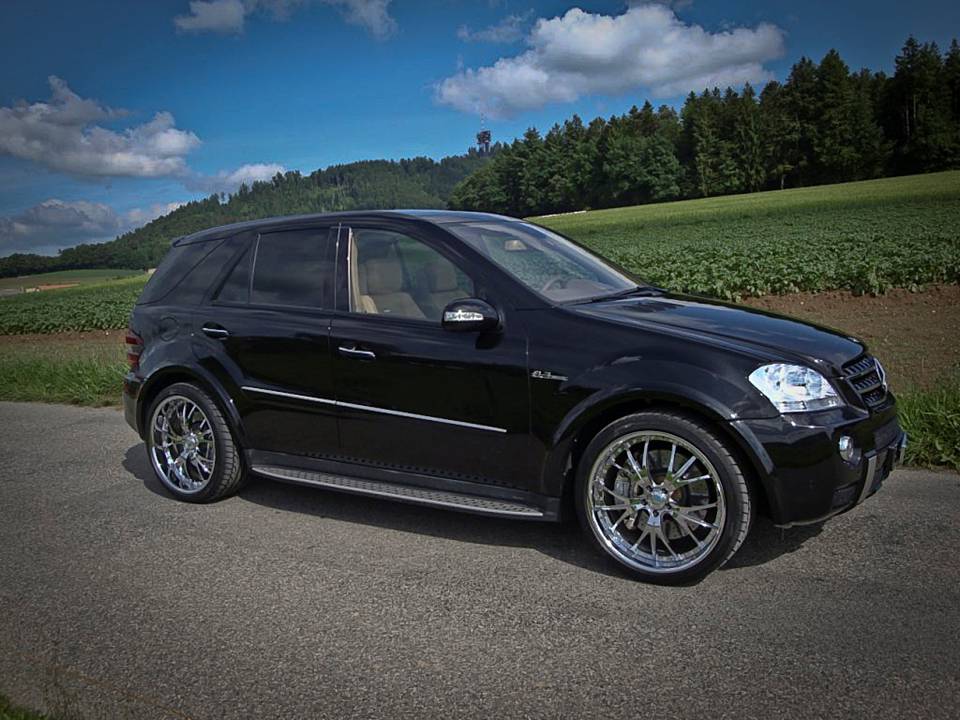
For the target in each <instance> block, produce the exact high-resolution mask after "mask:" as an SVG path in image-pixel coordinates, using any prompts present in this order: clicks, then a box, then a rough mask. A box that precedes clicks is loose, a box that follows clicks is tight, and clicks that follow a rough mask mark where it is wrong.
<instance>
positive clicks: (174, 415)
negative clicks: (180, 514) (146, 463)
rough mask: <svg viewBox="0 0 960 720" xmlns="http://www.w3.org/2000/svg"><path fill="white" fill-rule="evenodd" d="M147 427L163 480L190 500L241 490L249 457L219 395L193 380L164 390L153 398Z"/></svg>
mask: <svg viewBox="0 0 960 720" xmlns="http://www.w3.org/2000/svg"><path fill="white" fill-rule="evenodd" d="M147 417H148V418H149V425H148V426H147V432H146V433H145V441H146V444H147V452H148V453H149V455H150V462H151V464H152V465H153V470H154V472H155V473H156V474H157V477H158V478H159V480H160V482H161V483H163V485H164V487H166V488H167V490H169V491H170V492H171V493H173V495H175V496H176V497H177V498H178V499H180V500H186V501H187V502H196V503H204V502H213V501H215V500H219V499H221V498H223V497H226V496H227V495H230V494H232V493H234V492H236V491H237V490H238V489H239V488H240V487H241V485H242V484H243V481H244V476H245V473H244V468H243V461H242V458H241V455H240V450H239V448H238V447H237V445H236V443H235V442H234V439H233V435H232V434H231V432H230V427H229V426H228V425H227V421H226V420H225V419H224V417H223V413H221V412H220V408H219V407H217V404H216V403H215V402H214V401H213V399H212V398H211V397H210V396H209V395H208V394H207V393H206V392H205V391H204V390H202V389H201V388H199V387H197V386H196V385H192V384H190V383H176V384H175V385H171V386H170V387H167V388H164V389H163V390H161V391H160V392H159V393H158V394H157V397H156V398H154V400H153V402H152V403H151V404H150V409H149V411H148V415H147Z"/></svg>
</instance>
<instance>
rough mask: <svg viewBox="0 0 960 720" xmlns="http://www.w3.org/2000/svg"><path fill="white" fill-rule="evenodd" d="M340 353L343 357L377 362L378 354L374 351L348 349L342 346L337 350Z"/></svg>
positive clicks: (356, 348)
mask: <svg viewBox="0 0 960 720" xmlns="http://www.w3.org/2000/svg"><path fill="white" fill-rule="evenodd" d="M337 349H338V350H339V351H340V354H341V355H346V356H347V357H358V358H365V359H367V360H376V359H377V354H376V353H375V352H373V350H361V349H360V348H358V347H346V346H344V345H341V346H340V347H339V348H337Z"/></svg>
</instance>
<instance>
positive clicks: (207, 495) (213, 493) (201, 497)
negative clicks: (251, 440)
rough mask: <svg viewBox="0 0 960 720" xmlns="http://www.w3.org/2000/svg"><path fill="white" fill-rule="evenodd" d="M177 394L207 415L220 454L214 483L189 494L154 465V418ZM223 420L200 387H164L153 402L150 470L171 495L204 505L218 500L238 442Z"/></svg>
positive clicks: (148, 437)
mask: <svg viewBox="0 0 960 720" xmlns="http://www.w3.org/2000/svg"><path fill="white" fill-rule="evenodd" d="M174 395H180V396H182V397H185V398H187V399H189V400H190V401H192V402H194V403H196V404H197V406H198V407H199V408H200V409H201V410H202V411H203V413H204V414H205V415H206V416H207V420H208V421H209V422H210V427H211V428H212V430H213V442H214V447H215V448H216V453H217V457H216V463H215V465H214V468H213V476H212V477H211V478H210V482H208V483H207V484H206V486H205V487H204V488H203V490H201V491H200V492H196V493H185V492H183V491H182V490H179V489H178V488H176V487H174V486H173V485H171V484H170V483H169V482H168V481H167V479H166V478H164V477H162V476H161V475H160V473H159V472H158V471H157V468H156V467H155V466H154V463H153V415H154V413H155V412H156V410H157V407H158V406H159V405H160V404H161V403H162V402H163V401H164V400H166V399H167V398H169V397H172V396H174ZM222 418H223V413H221V412H220V408H218V407H217V406H216V404H215V403H214V401H213V400H212V399H211V398H210V396H209V395H207V393H205V392H204V391H203V390H201V389H200V388H198V387H196V386H195V385H191V384H189V383H176V384H174V385H171V386H169V387H167V388H164V389H163V390H161V391H160V392H159V393H157V396H156V397H155V398H154V399H153V402H151V403H150V408H149V409H148V411H147V432H146V438H145V444H146V446H147V454H148V457H147V459H148V460H149V461H150V468H151V469H152V470H153V473H154V475H155V476H156V478H157V480H159V481H160V484H161V485H163V487H164V489H165V490H166V491H167V492H169V493H170V494H171V495H173V496H174V497H175V498H177V499H178V500H183V501H185V502H193V503H202V502H208V501H210V500H211V499H215V498H216V497H218V495H219V494H220V488H221V487H222V485H223V483H224V480H225V477H224V473H225V468H226V466H227V463H226V462H225V460H226V458H227V456H228V454H232V453H235V452H236V443H235V442H234V439H233V436H232V434H231V432H230V429H229V427H228V426H227V425H226V423H225V422H223V419H222ZM218 420H220V422H218Z"/></svg>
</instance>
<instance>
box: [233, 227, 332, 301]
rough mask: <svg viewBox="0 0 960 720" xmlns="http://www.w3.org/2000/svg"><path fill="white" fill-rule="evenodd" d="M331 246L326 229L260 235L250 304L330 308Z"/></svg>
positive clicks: (328, 232)
mask: <svg viewBox="0 0 960 720" xmlns="http://www.w3.org/2000/svg"><path fill="white" fill-rule="evenodd" d="M333 246H334V243H332V242H331V237H330V231H329V229H328V228H310V229H306V230H287V231H283V232H272V233H264V234H262V235H260V238H259V239H258V241H257V244H256V249H255V252H254V256H253V259H254V262H253V282H252V284H251V294H250V302H251V304H254V305H283V306H293V307H303V308H316V309H327V308H332V307H333V284H334V253H333Z"/></svg>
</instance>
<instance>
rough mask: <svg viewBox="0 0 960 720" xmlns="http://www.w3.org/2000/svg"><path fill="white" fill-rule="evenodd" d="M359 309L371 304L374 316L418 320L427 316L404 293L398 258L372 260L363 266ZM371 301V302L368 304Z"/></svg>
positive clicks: (361, 267) (361, 268)
mask: <svg viewBox="0 0 960 720" xmlns="http://www.w3.org/2000/svg"><path fill="white" fill-rule="evenodd" d="M359 269H360V278H359V280H360V282H359V285H360V307H361V309H363V312H371V310H368V309H366V308H364V304H366V305H367V306H368V307H369V306H371V303H372V308H373V310H372V312H376V313H379V314H381V315H396V316H399V317H409V318H419V319H423V318H425V317H426V316H425V315H424V314H423V311H422V310H421V309H420V306H419V305H417V303H416V302H414V300H413V298H412V297H410V294H409V293H407V292H404V290H403V269H402V268H401V267H400V263H399V261H398V260H397V258H371V259H370V260H367V261H366V262H365V263H363V264H362V265H360V268H359ZM365 298H368V300H365Z"/></svg>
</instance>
